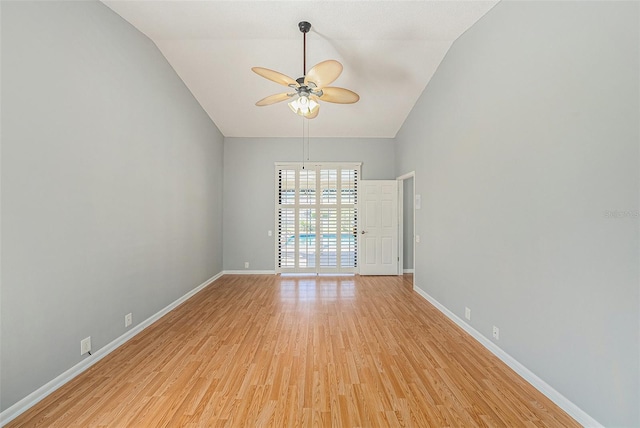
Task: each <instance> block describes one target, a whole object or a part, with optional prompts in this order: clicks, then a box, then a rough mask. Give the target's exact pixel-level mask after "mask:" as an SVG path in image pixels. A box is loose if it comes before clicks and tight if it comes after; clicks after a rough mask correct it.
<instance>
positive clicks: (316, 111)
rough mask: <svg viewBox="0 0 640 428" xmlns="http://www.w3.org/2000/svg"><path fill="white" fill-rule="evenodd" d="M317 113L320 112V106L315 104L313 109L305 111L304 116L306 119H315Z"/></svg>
mask: <svg viewBox="0 0 640 428" xmlns="http://www.w3.org/2000/svg"><path fill="white" fill-rule="evenodd" d="M318 113H320V106H316V108H315V109H313V110H312V111H310V112H309V113H307V114H306V115H305V116H304V117H305V118H306V119H315V118H316V117H318Z"/></svg>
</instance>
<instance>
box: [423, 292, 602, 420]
mask: <svg viewBox="0 0 640 428" xmlns="http://www.w3.org/2000/svg"><path fill="white" fill-rule="evenodd" d="M413 289H414V291H415V292H416V293H418V294H419V295H420V296H422V297H423V298H424V299H426V300H427V301H428V302H429V303H431V304H432V305H433V306H435V307H436V309H438V310H439V311H440V312H442V313H443V314H444V315H445V316H446V317H447V318H449V319H450V320H451V321H453V322H454V323H456V324H457V325H458V326H459V327H461V328H462V329H463V330H464V331H466V332H467V333H469V334H470V335H471V336H472V337H473V338H474V339H476V340H477V341H478V342H480V344H481V345H482V346H484V347H485V348H487V349H488V350H489V352H491V353H492V354H493V355H495V356H496V357H498V358H499V359H500V360H502V362H503V363H505V364H506V365H508V366H509V367H511V368H512V369H513V370H514V371H515V372H516V373H518V374H519V375H520V376H521V377H522V378H523V379H524V380H526V381H527V382H529V383H530V384H531V385H532V386H533V387H534V388H536V389H537V390H538V391H540V392H541V393H542V394H544V395H545V396H546V397H547V398H549V399H550V400H551V401H553V402H554V403H555V404H556V405H558V407H560V408H561V409H562V410H564V411H565V412H567V413H568V414H569V416H571V417H572V418H573V419H575V420H576V421H577V422H578V423H579V424H581V425H582V426H584V427H603V425H602V424H600V423H599V422H598V421H596V420H595V419H593V418H592V417H591V416H589V415H588V414H587V413H586V412H585V411H584V410H582V409H581V408H580V407H578V406H576V405H575V404H574V403H573V402H571V401H570V400H569V399H568V398H566V397H565V396H564V395H562V394H560V393H559V392H558V391H556V390H555V389H554V388H553V387H552V386H551V385H549V384H548V383H546V382H545V381H544V380H542V379H540V378H539V377H538V376H536V375H535V374H534V373H533V372H532V371H531V370H529V369H528V368H526V367H525V366H523V365H522V364H521V363H520V362H519V361H518V360H516V359H515V358H513V357H512V356H511V355H509V354H507V353H506V352H505V351H503V350H502V349H501V348H500V347H499V346H498V345H496V344H495V343H493V342H492V341H491V340H489V339H487V338H486V337H485V336H483V335H482V334H481V333H480V332H478V330H476V329H475V328H473V327H471V326H470V325H469V324H467V323H466V322H465V321H464V320H463V319H462V318H460V317H458V316H457V315H456V314H454V313H453V312H451V311H450V310H449V309H447V308H446V307H445V306H444V305H442V304H441V303H440V302H438V301H437V300H436V299H434V298H433V297H431V296H430V295H429V294H427V292H426V291H424V290H422V289H421V288H420V287H418V286H415V281H414V287H413Z"/></svg>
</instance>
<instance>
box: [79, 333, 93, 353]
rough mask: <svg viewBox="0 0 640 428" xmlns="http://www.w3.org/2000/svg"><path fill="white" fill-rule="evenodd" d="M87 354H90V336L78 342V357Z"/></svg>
mask: <svg viewBox="0 0 640 428" xmlns="http://www.w3.org/2000/svg"><path fill="white" fill-rule="evenodd" d="M87 352H91V336H89V337H87V338H86V339H82V340H81V341H80V355H84V354H86V353H87Z"/></svg>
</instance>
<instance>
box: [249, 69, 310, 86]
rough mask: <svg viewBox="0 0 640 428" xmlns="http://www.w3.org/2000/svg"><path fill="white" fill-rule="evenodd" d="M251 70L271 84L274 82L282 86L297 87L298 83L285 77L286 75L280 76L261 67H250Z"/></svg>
mask: <svg viewBox="0 0 640 428" xmlns="http://www.w3.org/2000/svg"><path fill="white" fill-rule="evenodd" d="M251 70H252V71H253V72H254V73H256V74H259V75H260V76H262V77H264V78H265V79H269V80H271V81H272V82H276V83H279V84H281V85H284V86H289V85H294V86H299V85H298V82H296V81H295V80H294V79H292V78H291V77H289V76H287V75H286V74H282V73H280V72H277V71H273V70H269V69H268V68H263V67H252V68H251Z"/></svg>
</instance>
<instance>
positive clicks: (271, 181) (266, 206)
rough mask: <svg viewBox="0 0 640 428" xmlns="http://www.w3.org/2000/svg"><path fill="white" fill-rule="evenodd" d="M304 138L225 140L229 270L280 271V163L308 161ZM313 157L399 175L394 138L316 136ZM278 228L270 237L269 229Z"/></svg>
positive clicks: (369, 173)
mask: <svg viewBox="0 0 640 428" xmlns="http://www.w3.org/2000/svg"><path fill="white" fill-rule="evenodd" d="M302 150H303V144H302V137H301V138H225V142H224V166H225V168H224V269H225V270H244V262H249V270H270V271H273V270H274V269H275V247H274V245H275V239H276V236H275V230H274V224H275V205H274V186H275V173H274V171H275V166H274V164H275V163H276V162H299V161H302V160H303V155H302ZM306 153H309V154H310V156H309V157H310V159H311V161H325V162H340V161H343V162H362V177H361V178H362V179H367V180H374V179H378V180H387V179H394V178H395V173H394V146H393V140H392V139H366V138H346V139H341V138H336V139H330V138H318V139H314V138H312V139H311V141H310V144H309V150H308V152H307V150H306V149H305V156H304V159H306ZM268 230H272V231H274V234H273V236H271V237H269V236H267V231H268Z"/></svg>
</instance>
